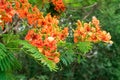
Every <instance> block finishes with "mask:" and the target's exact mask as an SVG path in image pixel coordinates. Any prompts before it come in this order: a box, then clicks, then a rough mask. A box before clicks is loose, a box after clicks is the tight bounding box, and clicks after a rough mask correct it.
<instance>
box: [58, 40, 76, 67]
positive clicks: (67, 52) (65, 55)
mask: <svg viewBox="0 0 120 80" xmlns="http://www.w3.org/2000/svg"><path fill="white" fill-rule="evenodd" d="M58 49H59V52H60V60H61V62H62V63H63V64H64V65H66V66H68V65H69V64H71V63H72V62H73V61H74V58H75V54H74V50H73V44H72V43H67V42H66V43H65V42H60V43H59V44H58Z"/></svg>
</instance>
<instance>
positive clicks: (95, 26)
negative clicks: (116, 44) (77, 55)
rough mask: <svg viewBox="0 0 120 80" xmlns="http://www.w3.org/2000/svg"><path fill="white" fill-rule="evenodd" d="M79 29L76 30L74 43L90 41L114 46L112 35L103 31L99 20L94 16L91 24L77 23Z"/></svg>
mask: <svg viewBox="0 0 120 80" xmlns="http://www.w3.org/2000/svg"><path fill="white" fill-rule="evenodd" d="M76 24H77V28H76V29H75V30H74V42H75V43H77V42H79V41H90V42H95V43H96V42H100V41H101V42H105V43H110V44H112V43H113V42H112V41H111V35H110V33H109V32H106V31H104V30H102V29H101V27H100V22H99V20H98V19H97V18H96V17H95V16H93V18H92V21H91V22H89V23H82V22H81V21H80V20H78V21H77V23H76Z"/></svg>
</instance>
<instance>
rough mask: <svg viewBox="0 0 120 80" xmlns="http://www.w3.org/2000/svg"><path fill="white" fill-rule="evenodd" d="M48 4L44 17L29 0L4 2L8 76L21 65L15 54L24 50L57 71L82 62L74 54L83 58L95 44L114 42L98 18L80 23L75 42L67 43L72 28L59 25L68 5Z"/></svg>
mask: <svg viewBox="0 0 120 80" xmlns="http://www.w3.org/2000/svg"><path fill="white" fill-rule="evenodd" d="M47 3H49V5H50V7H49V9H48V12H49V13H47V15H45V16H44V13H43V12H41V11H40V10H39V9H38V8H37V6H32V5H31V4H30V3H29V2H28V0H1V1H0V28H1V31H0V39H1V40H0V45H1V46H0V51H1V52H0V72H1V73H0V74H3V73H5V75H7V74H6V72H9V73H11V71H12V70H14V67H15V66H16V64H18V65H20V63H19V61H17V58H18V57H16V55H17V54H15V53H19V52H21V51H23V53H24V54H27V55H28V56H31V57H32V58H33V59H34V60H35V61H36V62H37V63H39V64H41V63H42V64H43V65H46V66H47V67H48V68H49V69H50V70H51V71H52V70H55V71H56V70H57V69H59V66H58V67H57V64H59V63H61V62H62V63H63V64H65V65H67V64H71V63H72V62H73V61H74V60H75V59H79V57H74V55H79V56H82V57H83V56H84V55H85V54H87V53H88V52H89V51H90V50H91V49H92V44H94V43H99V42H105V43H108V44H112V43H113V42H112V41H111V36H110V33H108V32H106V31H104V30H102V29H101V27H100V22H99V20H98V19H97V18H96V17H93V18H92V21H90V22H89V23H85V22H82V21H80V20H78V21H77V23H76V26H77V27H76V29H73V38H72V39H73V41H74V42H73V43H71V42H69V41H67V39H68V38H69V37H68V36H69V26H68V27H64V28H62V27H60V24H59V17H60V14H61V13H63V12H64V11H65V10H66V7H65V5H64V3H63V2H62V0H48V1H47ZM69 54H71V55H69ZM4 55H5V56H4ZM10 55H12V56H11V57H9V56H10ZM70 58H75V59H72V60H70ZM11 59H12V60H11ZM6 60H7V61H8V62H6ZM9 60H11V61H9ZM14 60H15V61H14ZM16 61H17V62H16ZM19 68H20V67H18V69H19ZM3 80H4V77H3ZM11 80H12V78H11Z"/></svg>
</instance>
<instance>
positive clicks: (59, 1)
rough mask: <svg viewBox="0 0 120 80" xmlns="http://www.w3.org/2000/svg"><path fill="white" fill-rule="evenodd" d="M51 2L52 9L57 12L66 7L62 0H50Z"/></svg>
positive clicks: (62, 10)
mask: <svg viewBox="0 0 120 80" xmlns="http://www.w3.org/2000/svg"><path fill="white" fill-rule="evenodd" d="M51 2H52V4H53V5H54V6H55V7H54V10H56V11H57V12H64V11H65V9H66V7H65V5H64V3H63V1H62V0H51Z"/></svg>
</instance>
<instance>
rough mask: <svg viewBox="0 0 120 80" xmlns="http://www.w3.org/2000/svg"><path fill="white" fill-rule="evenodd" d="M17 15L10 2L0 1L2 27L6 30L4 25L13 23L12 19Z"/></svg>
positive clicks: (0, 23) (0, 24)
mask: <svg viewBox="0 0 120 80" xmlns="http://www.w3.org/2000/svg"><path fill="white" fill-rule="evenodd" d="M14 14H15V10H14V9H13V7H12V4H11V3H10V2H7V1H6V0H0V19H1V22H0V26H2V28H4V23H8V22H12V17H13V15H14Z"/></svg>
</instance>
